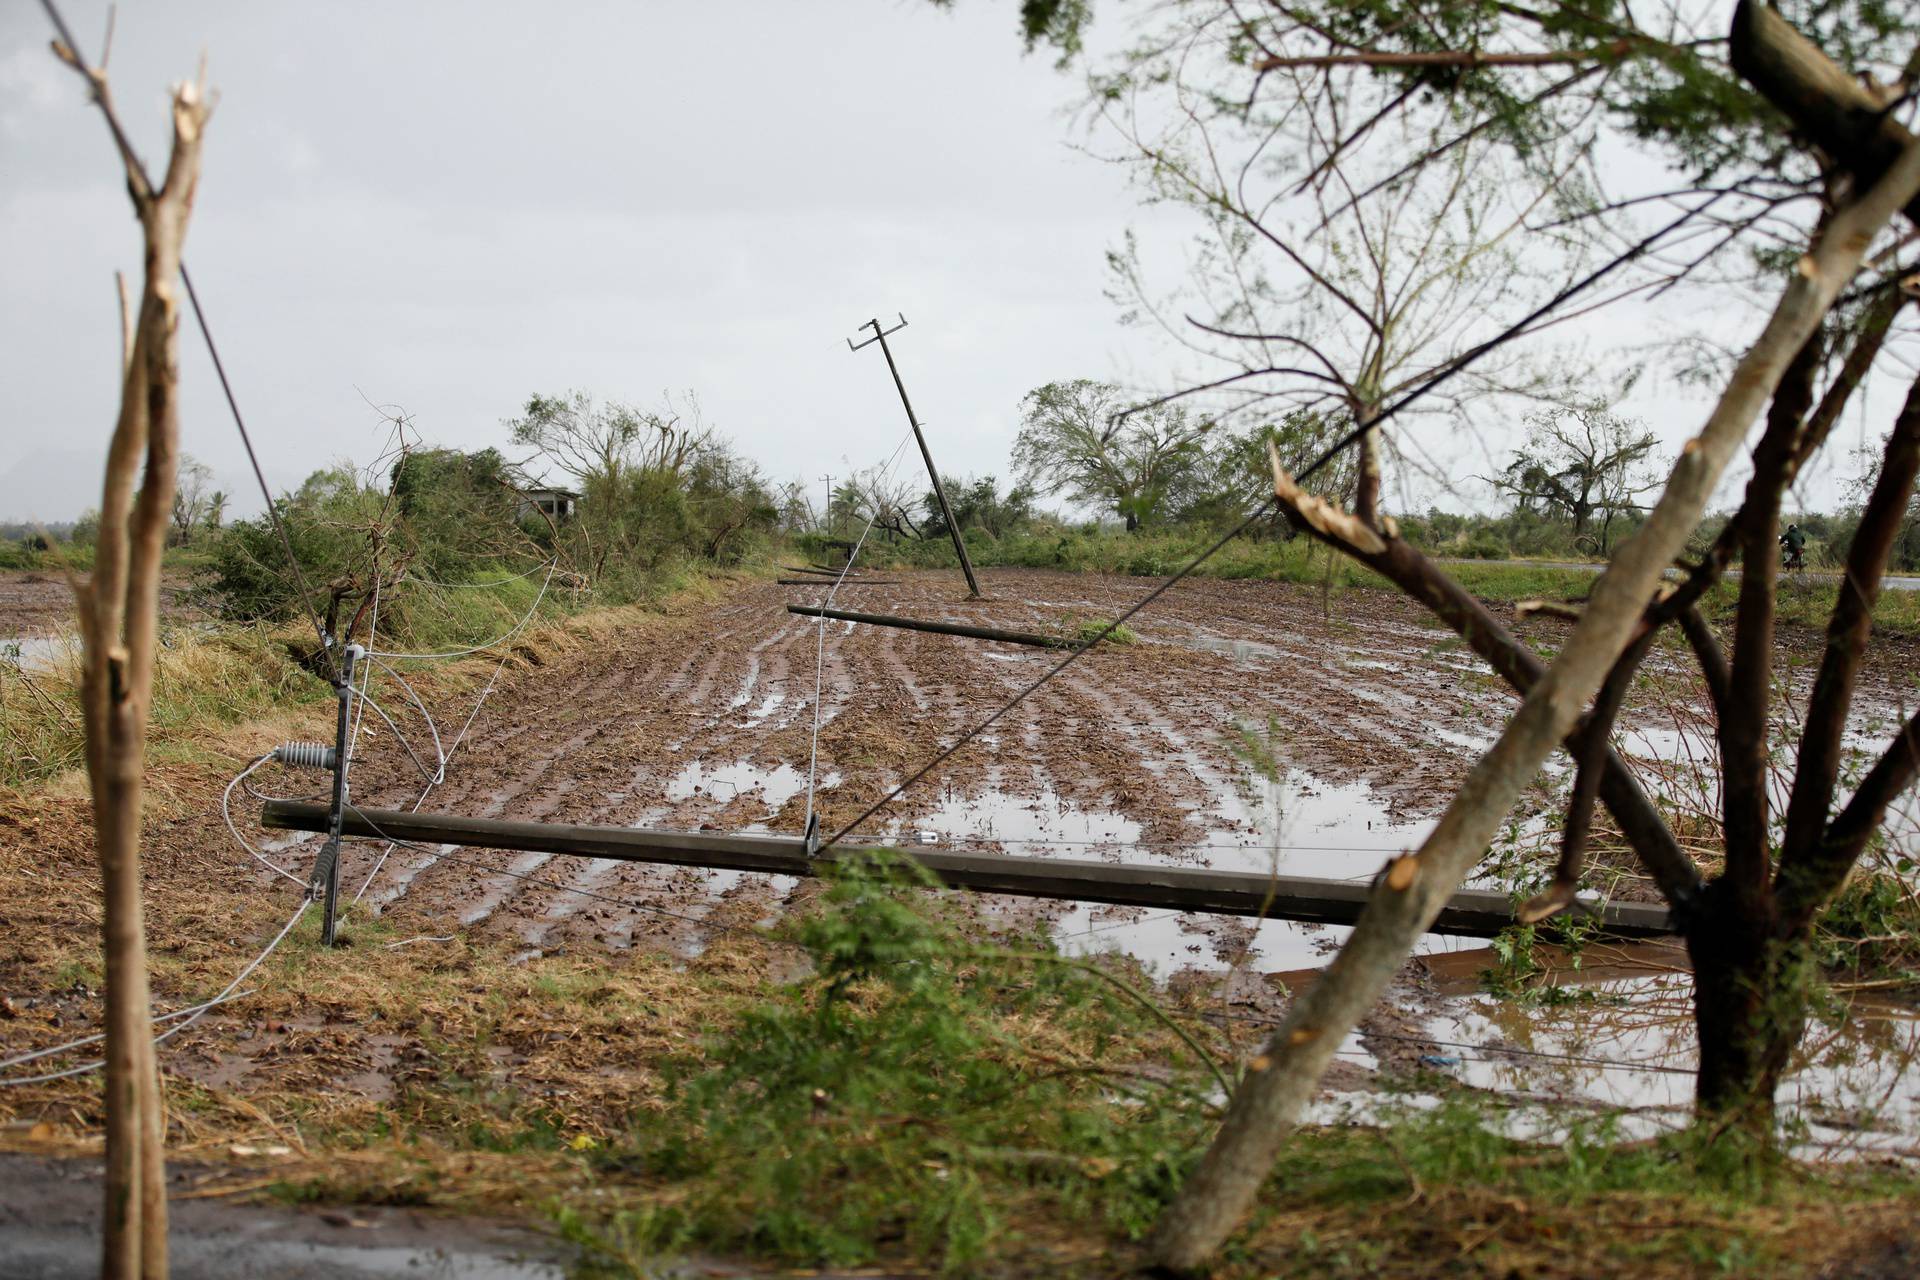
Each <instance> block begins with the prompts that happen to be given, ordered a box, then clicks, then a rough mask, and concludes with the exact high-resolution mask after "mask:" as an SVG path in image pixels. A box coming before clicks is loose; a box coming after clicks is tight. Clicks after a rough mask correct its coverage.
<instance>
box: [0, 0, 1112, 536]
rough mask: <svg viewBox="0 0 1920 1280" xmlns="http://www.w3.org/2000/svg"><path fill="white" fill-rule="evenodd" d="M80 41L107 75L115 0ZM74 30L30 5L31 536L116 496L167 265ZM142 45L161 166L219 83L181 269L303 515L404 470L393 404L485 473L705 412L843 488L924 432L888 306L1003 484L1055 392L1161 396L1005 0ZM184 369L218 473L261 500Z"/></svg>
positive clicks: (8, 174)
mask: <svg viewBox="0 0 1920 1280" xmlns="http://www.w3.org/2000/svg"><path fill="white" fill-rule="evenodd" d="M65 11H66V13H67V16H68V20H69V22H71V23H72V24H73V25H74V27H75V30H76V34H77V35H78V36H79V37H80V38H81V39H82V40H83V41H85V42H91V43H92V44H93V46H94V47H95V48H96V49H97V47H98V41H99V39H100V33H101V31H102V29H103V23H104V14H105V5H104V4H102V3H98V2H84V3H83V2H82V0H65ZM47 36H48V31H47V24H46V21H45V18H44V15H43V14H42V13H41V11H40V9H39V6H38V5H36V4H29V3H24V2H22V0H12V2H11V3H8V4H6V5H5V6H0V293H3V295H4V299H5V301H4V303H3V304H0V352H4V353H5V354H4V356H0V402H3V403H4V404H5V406H6V413H5V420H4V421H5V425H4V427H3V428H0V432H3V433H4V439H5V441H6V444H7V450H6V452H7V455H8V456H7V457H6V458H5V459H4V461H0V516H27V517H34V518H40V519H60V518H65V517H70V516H72V515H74V514H76V513H77V512H78V511H79V510H80V509H81V508H82V507H85V506H88V505H97V502H98V486H99V479H98V475H99V459H100V457H101V449H102V447H103V445H104V442H105V440H106V437H107V434H108V431H109V427H110V423H111V420H112V408H113V403H114V393H115V387H114V380H113V366H114V361H115V359H116V350H117V341H118V340H117V337H116V329H115V325H116V323H117V322H116V319H115V312H114V303H113V289H112V279H111V277H112V272H113V271H114V269H115V268H124V269H128V270H132V269H135V268H137V266H138V248H139V239H138V234H137V231H136V229H135V228H134V227H133V225H132V223H131V219H130V215H129V212H128V204H127V200H126V196H125V193H124V191H123V190H122V189H121V185H120V182H119V179H118V177H117V175H116V172H115V163H114V158H113V154H112V150H111V146H110V143H109V141H108V137H107V134H106V131H105V128H104V126H103V125H102V123H101V121H100V119H99V118H98V116H97V115H96V114H94V113H93V112H91V111H90V110H88V109H87V108H86V106H85V102H84V96H83V92H82V87H81V85H80V84H79V82H78V80H77V78H76V77H74V76H73V75H72V73H71V72H69V71H67V70H66V69H65V68H64V67H61V66H60V65H58V64H57V63H56V62H55V61H54V59H53V58H52V57H51V56H50V55H49V54H48V52H47V48H46V41H47ZM114 44H115V47H114V50H113V58H112V63H111V71H112V75H113V80H114V84H115V87H116V93H117V97H118V99H119V103H120V107H121V111H122V113H123V115H124V116H125V118H126V119H127V121H128V124H129V127H130V128H131V129H133V130H134V131H135V136H136V138H137V141H138V143H139V145H140V146H141V148H142V150H143V153H144V154H145V155H146V156H147V157H148V158H149V161H150V163H152V162H157V161H159V160H160V159H162V158H163V157H164V150H163V143H164V141H165V132H164V131H165V127H166V122H165V114H164V102H165V98H164V88H165V86H166V84H167V83H168V82H170V81H172V80H177V79H179V78H181V76H183V75H184V74H186V73H188V72H190V71H191V70H192V68H193V67H194V65H195V62H196V60H197V58H198V56H199V53H200V51H201V50H202V49H203V48H204V49H205V50H206V51H207V53H208V57H209V66H210V69H211V78H212V81H213V83H214V84H215V86H216V87H217V88H218V90H219V92H220V103H219V108H218V110H217V112H216V114H215V116H214V119H213V123H212V125H211V127H210V130H209V135H208V145H207V152H206V163H205V177H204V180H203V182H202V185H201V190H200V198H199V204H198V208H197V209H196V212H195V215H194V220H193V226H192V230H191V233H190V238H189V242H188V252H187V258H188V262H189V264H190V265H191V266H192V268H193V271H194V276H195V281H196V283H197V284H198V286H199V288H200V290H201V294H202V298H203V301H205V303H206V304H207V307H208V310H209V313H210V316H211V318H212V321H213V324H214V327H215V335H216V337H217V338H218V339H219V340H220V342H221V344H222V347H223V354H224V356H225V358H226V361H227V366H228V369H229V370H230V372H231V373H232V374H233V376H234V379H235V382H236V384H237V390H238V392H239V396H240V400H241V406H242V408H243V409H244V410H245V411H246V412H247V414H248V415H249V418H250V420H251V424H252V426H253V429H254V431H255V433H256V436H257V439H258V442H259V444H260V447H261V451H262V453H263V456H264V459H265V462H266V465H267V469H268V479H269V481H270V482H271V483H273V485H274V486H275V487H276V488H278V487H282V486H286V485H290V484H294V483H297V482H298V481H299V480H300V479H301V478H302V477H304V476H305V475H306V474H307V473H308V472H309V471H311V470H312V469H314V468H315V467H318V466H320V465H323V464H324V463H326V462H328V461H329V460H330V459H333V458H336V457H339V456H343V455H357V456H359V457H362V458H365V457H366V456H368V455H370V454H371V453H372V452H373V451H374V447H375V444H376V441H377V439H378V438H379V435H380V433H379V423H378V421H377V418H376V416H375V415H374V414H373V413H372V412H371V411H370V410H369V409H368V408H367V406H366V404H365V403H364V402H363V401H362V399H361V396H360V392H361V391H364V392H365V393H366V395H367V396H368V397H370V398H372V399H373V400H375V401H381V402H394V403H397V404H400V405H403V406H405V407H406V409H407V410H408V411H409V412H411V413H412V414H413V415H415V419H416V422H417V425H418V426H419V428H420V430H421V431H422V432H423V433H424V435H425V436H426V437H427V438H428V439H429V440H432V441H436V442H442V443H447V444H456V445H462V446H479V445H483V444H489V443H495V444H498V443H504V436H505V433H504V431H503V430H502V428H501V427H500V421H501V419H502V418H504V417H507V416H510V415H511V414H513V413H514V412H515V411H516V410H517V409H518V407H519V406H520V405H521V404H522V403H523V402H524V401H525V400H526V398H527V396H528V395H529V394H531V393H533V392H546V393H553V392H559V391H564V390H567V389H568V388H580V389H583V390H590V391H593V392H595V393H597V394H599V395H602V396H611V397H616V398H624V399H628V400H632V401H636V402H639V403H642V404H645V403H648V402H651V401H653V400H655V399H656V398H657V397H658V396H659V394H660V393H661V391H662V390H663V389H666V388H675V389H684V388H693V389H695V390H696V391H697V392H698V393H699V395H700V397H701V400H702V401H703V403H704V405H705V408H706V411H707V414H708V416H709V418H710V419H711V420H713V421H714V422H716V423H717V424H718V425H719V426H720V427H721V428H722V429H723V430H725V431H726V432H727V433H729V434H730V435H731V436H733V437H734V438H735V439H736V440H737V441H738V442H739V443H740V445H741V446H742V447H743V449H745V450H746V451H747V452H748V453H750V454H751V455H752V456H754V457H756V458H757V459H759V460H760V461H761V462H762V463H763V464H764V465H765V466H766V467H767V469H768V470H769V471H770V472H771V473H772V474H773V475H775V476H776V477H781V478H785V477H790V476H804V477H806V478H807V479H809V480H810V481H811V480H812V479H813V478H814V477H816V476H819V475H821V474H822V473H824V472H826V471H829V470H839V471H842V472H844V470H845V462H844V461H843V460H850V461H851V462H852V463H853V464H854V465H866V464H869V463H871V462H873V461H875V460H877V459H878V458H880V457H881V456H883V455H885V454H886V453H887V452H888V451H890V450H891V449H892V448H893V446H894V444H895V443H896V442H897V440H898V438H899V433H900V432H901V431H902V430H903V429H904V420H903V418H902V416H901V411H900V407H899V404H898V401H897V400H896V399H895V398H894V393H893V388H892V384H891V383H890V382H889V381H888V379H887V375H886V371H885V368H884V366H883V362H882V360H881V357H880V354H879V352H878V351H877V350H868V351H864V352H861V353H860V354H859V355H851V354H849V353H848V351H847V348H846V345H845V342H844V341H843V339H844V338H845V337H847V336H848V335H851V334H853V333H854V332H855V329H856V326H858V325H859V324H860V323H861V322H862V321H864V320H866V319H868V318H869V317H871V316H873V315H875V314H876V313H880V314H883V315H885V316H887V317H888V318H891V317H892V316H893V314H894V313H895V312H900V311H904V312H905V313H906V316H907V318H908V320H909V321H910V322H911V327H910V328H909V329H908V330H907V331H906V332H905V333H903V334H901V335H900V337H899V338H898V339H897V344H898V345H897V354H898V356H899V359H900V361H901V364H902V369H903V372H904V374H905V376H906V377H907V379H908V386H909V389H910V390H911V392H912V393H913V396H914V401H915V404H916V407H917V408H918V409H919V411H920V415H921V417H922V418H923V419H925V420H926V421H927V422H928V423H930V424H931V425H932V428H933V434H932V441H933V445H934V449H935V456H936V458H937V459H938V460H939V461H940V463H941V465H942V467H943V468H945V469H949V470H952V471H956V472H989V471H991V472H998V473H1000V474H1003V475H1004V474H1005V473H1006V465H1007V463H1006V458H1007V449H1008V446H1009V444H1010V442H1011V440H1012V435H1013V427H1014V422H1015V407H1016V405H1017V403H1018V401H1019V399H1020V397H1021V395H1022V394H1024V393H1025V392H1026V391H1027V390H1028V389H1029V388H1031V387H1033V386H1036V385H1038V384H1040V383H1042V382H1046V381H1049V380H1052V379H1055V378H1060V377H1073V376H1083V375H1089V376H1102V375H1106V374H1109V373H1115V372H1125V371H1127V370H1128V369H1130V368H1131V367H1132V359H1131V357H1129V355H1128V354H1127V348H1128V345H1129V343H1135V344H1136V345H1137V340H1136V339H1135V338H1134V336H1133V335H1131V334H1130V333H1129V332H1128V331H1126V330H1123V329H1122V328H1120V327H1119V326H1118V325H1117V324H1116V323H1115V312H1114V309H1113V307H1112V306H1111V305H1110V304H1109V303H1108V302H1107V301H1106V299H1105V297H1104V295H1103V292H1102V290H1103V285H1104V265H1103V257H1102V255H1103V253H1104V251H1105V249H1106V247H1107V246H1108V245H1109V244H1110V243H1112V242H1113V241H1115V240H1116V239H1117V238H1118V237H1119V236H1120V234H1121V232H1122V231H1123V229H1124V228H1125V227H1126V226H1127V225H1129V224H1130V223H1133V222H1137V221H1139V211H1138V210H1137V209H1136V207H1135V205H1134V202H1133V200H1132V198H1131V196H1130V195H1129V194H1128V193H1127V192H1126V190H1125V187H1124V183H1123V181H1122V178H1121V175H1120V174H1119V173H1117V172H1116V171H1114V170H1112V169H1110V168H1108V167H1106V166H1103V165H1101V164H1099V163H1098V162H1096V161H1093V160H1089V159H1086V158H1084V157H1082V156H1079V155H1077V154H1075V153H1074V152H1072V151H1071V150H1070V149H1069V148H1068V147H1067V146H1066V145H1065V139H1066V138H1067V136H1068V134H1069V128H1068V123H1067V121H1065V120H1064V119H1063V118H1062V117H1061V114H1060V113H1061V111H1062V109H1063V108H1065V107H1067V106H1069V105H1070V104H1071V103H1072V102H1073V101H1074V98H1075V91H1076V84H1077V81H1076V80H1075V78H1073V77H1070V76H1062V75H1060V74H1059V73H1057V72H1055V71H1054V70H1053V68H1052V65H1051V61H1050V60H1049V59H1048V58H1047V57H1045V56H1034V57H1025V56H1023V55H1022V53H1021V49H1020V42H1019V39H1018V36H1017V32H1016V13H1015V10H1014V7H1013V6H1012V5H1011V4H1007V3H999V2H995V0H973V2H971V3H966V4H962V5H959V6H958V7H957V9H956V10H955V11H954V12H951V13H943V12H940V11H937V10H935V9H934V8H933V7H932V6H930V5H928V4H926V3H923V2H922V0H833V2H832V3H809V4H794V3H791V2H790V0H789V2H787V3H732V4H726V5H712V4H694V3H684V4H670V3H651V4H630V3H621V4H595V5H589V4H572V5H537V6H536V5H525V4H520V5H485V6H483V5H458V6H455V5H435V6H427V5H395V4H327V5H298V6H293V5H273V4H239V3H229V4H210V3H198V4H187V3H179V4H168V5H165V6H160V5H151V4H137V3H136V4H125V5H122V6H121V12H120V16H119V30H118V33H117V35H116V38H115V42H114ZM182 348H183V352H184V356H183V367H184V371H185V378H186V405H187V409H188V414H187V419H186V424H185V435H186V441H185V443H186V447H187V448H188V450H190V451H191V452H193V453H195V454H197V455H198V456H200V457H201V458H203V459H204V460H206V461H207V462H209V463H210V464H211V465H212V466H213V467H214V468H215V470H216V472H217V474H218V477H219V479H220V481H221V483H222V484H223V485H224V487H226V488H227V489H229V490H231V491H234V492H236V493H240V494H241V495H242V497H243V499H245V498H247V497H250V495H249V494H248V492H247V491H248V490H251V489H252V488H253V486H252V485H251V483H250V482H246V480H247V478H246V475H245V471H244V464H243V462H242V459H241V455H240V453H239V451H238V445H237V443H236V440H235V435H234V431H233V428H232V425H231V424H230V423H229V422H228V421H227V420H226V418H225V416H224V411H223V409H222V406H221V405H220V403H219V401H218V399H217V390H216V388H215V386H214V385H213V382H212V375H211V369H210V367H209V366H208V365H207V363H206V358H205V356H204V354H203V352H202V351H201V348H200V343H199V341H198V338H197V336H194V335H192V334H188V335H186V340H185V341H183V343H182ZM356 388H357V389H356ZM243 483H244V487H243ZM257 505H258V504H257V500H256V501H246V502H243V505H242V506H241V507H240V509H241V510H247V509H254V508H257Z"/></svg>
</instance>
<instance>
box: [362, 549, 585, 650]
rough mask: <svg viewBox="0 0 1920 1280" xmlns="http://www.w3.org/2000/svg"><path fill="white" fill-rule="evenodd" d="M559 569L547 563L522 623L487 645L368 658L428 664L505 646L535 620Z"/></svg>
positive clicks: (515, 624)
mask: <svg viewBox="0 0 1920 1280" xmlns="http://www.w3.org/2000/svg"><path fill="white" fill-rule="evenodd" d="M559 567H560V561H559V560H557V559H555V560H550V561H548V562H547V576H546V577H545V578H543V579H541V581H540V591H539V594H537V595H535V596H534V597H533V603H532V604H530V605H528V606H527V612H526V614H525V615H524V616H522V617H521V619H520V621H518V622H516V623H514V624H513V627H512V629H511V630H509V631H507V632H506V633H505V634H504V635H500V636H496V637H495V638H494V639H492V640H489V641H487V642H486V643H485V644H477V645H475V646H473V647H472V648H471V649H450V650H448V651H447V652H446V653H381V652H374V651H372V650H369V651H368V653H367V656H368V657H369V658H392V659H394V660H395V661H409V662H428V661H433V660H437V659H440V658H464V657H466V656H467V655H468V654H473V653H481V652H484V651H485V650H487V649H491V648H493V647H494V646H495V645H497V644H505V643H506V642H507V641H508V640H511V639H512V638H513V637H514V636H516V635H518V634H519V633H520V629H521V628H522V627H524V626H526V625H527V623H529V622H531V621H532V620H533V613H534V610H536V609H538V608H539V607H540V601H541V600H543V599H545V598H546V594H547V587H548V586H549V585H550V584H551V583H552V582H553V574H554V570H556V569H558V568H559Z"/></svg>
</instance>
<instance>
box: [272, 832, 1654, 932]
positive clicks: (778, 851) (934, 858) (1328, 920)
mask: <svg viewBox="0 0 1920 1280" xmlns="http://www.w3.org/2000/svg"><path fill="white" fill-rule="evenodd" d="M260 821H261V824H262V825H264V826H267V827H272V828H276V829H279V830H284V831H324V830H326V828H327V806H326V805H323V804H310V803H306V802H303V801H297V800H269V801H267V802H266V806H265V807H264V808H263V809H262V810H261V815H260ZM342 830H343V832H344V834H347V835H350V836H363V837H366V838H368V839H372V840H389V839H391V840H406V841H412V842H414V843H418V844H433V845H454V846H459V847H464V848H470V849H512V850H516V851H519V852H524V853H556V854H567V855H571V856H574V857H582V858H610V859H613V860H615V861H619V862H649V863H660V864H664V865H667V866H679V867H716V868H720V869H722V870H728V871H753V872H761V873H765V874H768V875H781V876H814V875H819V874H821V872H822V871H823V870H825V869H827V868H830V867H832V866H833V865H834V864H835V863H836V862H839V861H841V860H843V859H851V858H858V857H861V856H864V855H868V854H872V853H876V852H880V851H882V850H885V849H886V846H881V845H857V846H856V845H832V846H829V847H827V848H825V849H821V850H820V851H819V852H817V853H814V854H812V855H809V854H808V852H807V844H806V841H805V840H802V839H799V838H797V837H793V836H746V835H718V834H714V833H711V832H704V831H645V830H640V829H636V828H633V827H605V826H575V825H570V824H565V823H552V822H510V821H506V820H504V819H500V818H462V817H456V816H453V815H450V814H439V813H407V812H402V811H400V810H397V809H360V808H352V809H350V810H349V811H348V813H347V816H346V820H345V823H344V825H343V827H342ZM887 851H888V852H891V853H893V854H894V855H895V856H897V857H900V858H904V859H907V860H910V861H912V862H915V863H918V864H919V865H920V866H921V867H923V868H924V869H925V870H926V871H927V872H929V873H930V874H931V875H932V876H933V877H934V878H935V879H936V880H938V881H939V882H940V883H941V884H943V885H946V886H947V887H948V888H951V889H971V890H974V891H975V892H979V893H1005V894H1012V895H1014V896H1016V897H1023V898H1060V899H1065V900H1068V901H1072V902H1104V903H1112V904H1115V905H1118V906H1130V907H1149V908H1158V909H1161V910H1173V911H1195V912H1202V913H1205V914H1208V915H1228V916H1254V917H1259V918H1262V919H1272V920H1298V921H1304V922H1309V923H1317V924H1352V923H1353V922H1354V921H1356V920H1358V919H1359V918H1360V913H1361V911H1363V910H1364V909H1365V908H1366V904H1367V899H1368V896H1369V895H1370V894H1371V892H1372V886H1371V885H1369V884H1368V883H1367V882H1366V881H1364V880H1322V879H1317V878H1314V877H1308V876H1272V875H1261V874H1259V873H1257V872H1248V871H1208V870H1204V869H1201V868H1196V867H1156V866H1143V865H1139V864H1131V863H1127V864H1114V863H1110V862H1091V861H1085V860H1070V859H1063V858H1025V857H1014V856H1010V855H1007V854H993V853H947V852H934V851H930V850H914V849H898V850H887ZM1582 909H1584V910H1586V911H1588V912H1590V913H1592V914H1593V915H1595V916H1596V917H1597V918H1598V919H1599V921H1600V923H1601V927H1602V928H1603V929H1604V930H1605V931H1606V932H1608V933H1610V934H1613V935H1614V936H1616V937H1627V938H1645V937H1655V936H1658V935H1661V934H1666V933H1671V932H1672V926H1671V925H1670V924H1669V923H1668V918H1667V909H1666V908H1665V907H1660V906H1653V905H1650V904H1647V903H1639V902H1620V903H1604V904H1602V903H1599V902H1596V901H1594V900H1592V899H1585V898H1583V899H1581V900H1580V904H1579V906H1577V907H1576V908H1575V910H1576V911H1579V910H1582ZM1512 923H1514V919H1513V903H1512V900H1511V899H1510V898H1509V897H1508V896H1507V895H1506V894H1504V893H1496V892H1492V891H1490V890H1485V889H1463V890H1461V891H1460V892H1458V893H1456V894H1454V895H1453V897H1452V898H1451V899H1449V900H1448V903H1447V905H1446V906H1445V907H1443V908H1442V909H1441V911H1440V915H1439V918H1438V919H1437V920H1435V922H1434V925H1433V930H1432V931H1433V932H1434V933H1452V934H1465V935H1469V936H1472V937H1492V936H1493V935H1495V934H1497V933H1499V932H1500V931H1501V930H1502V929H1504V928H1506V927H1507V926H1508V925H1511V924H1512Z"/></svg>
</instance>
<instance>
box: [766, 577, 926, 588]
mask: <svg viewBox="0 0 1920 1280" xmlns="http://www.w3.org/2000/svg"><path fill="white" fill-rule="evenodd" d="M774 581H775V582H777V583H779V584H780V585H781V586H783V587H897V586H899V585H900V580H899V579H898V578H848V579H847V580H846V581H845V582H835V581H834V580H833V579H831V578H775V579H774Z"/></svg>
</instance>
